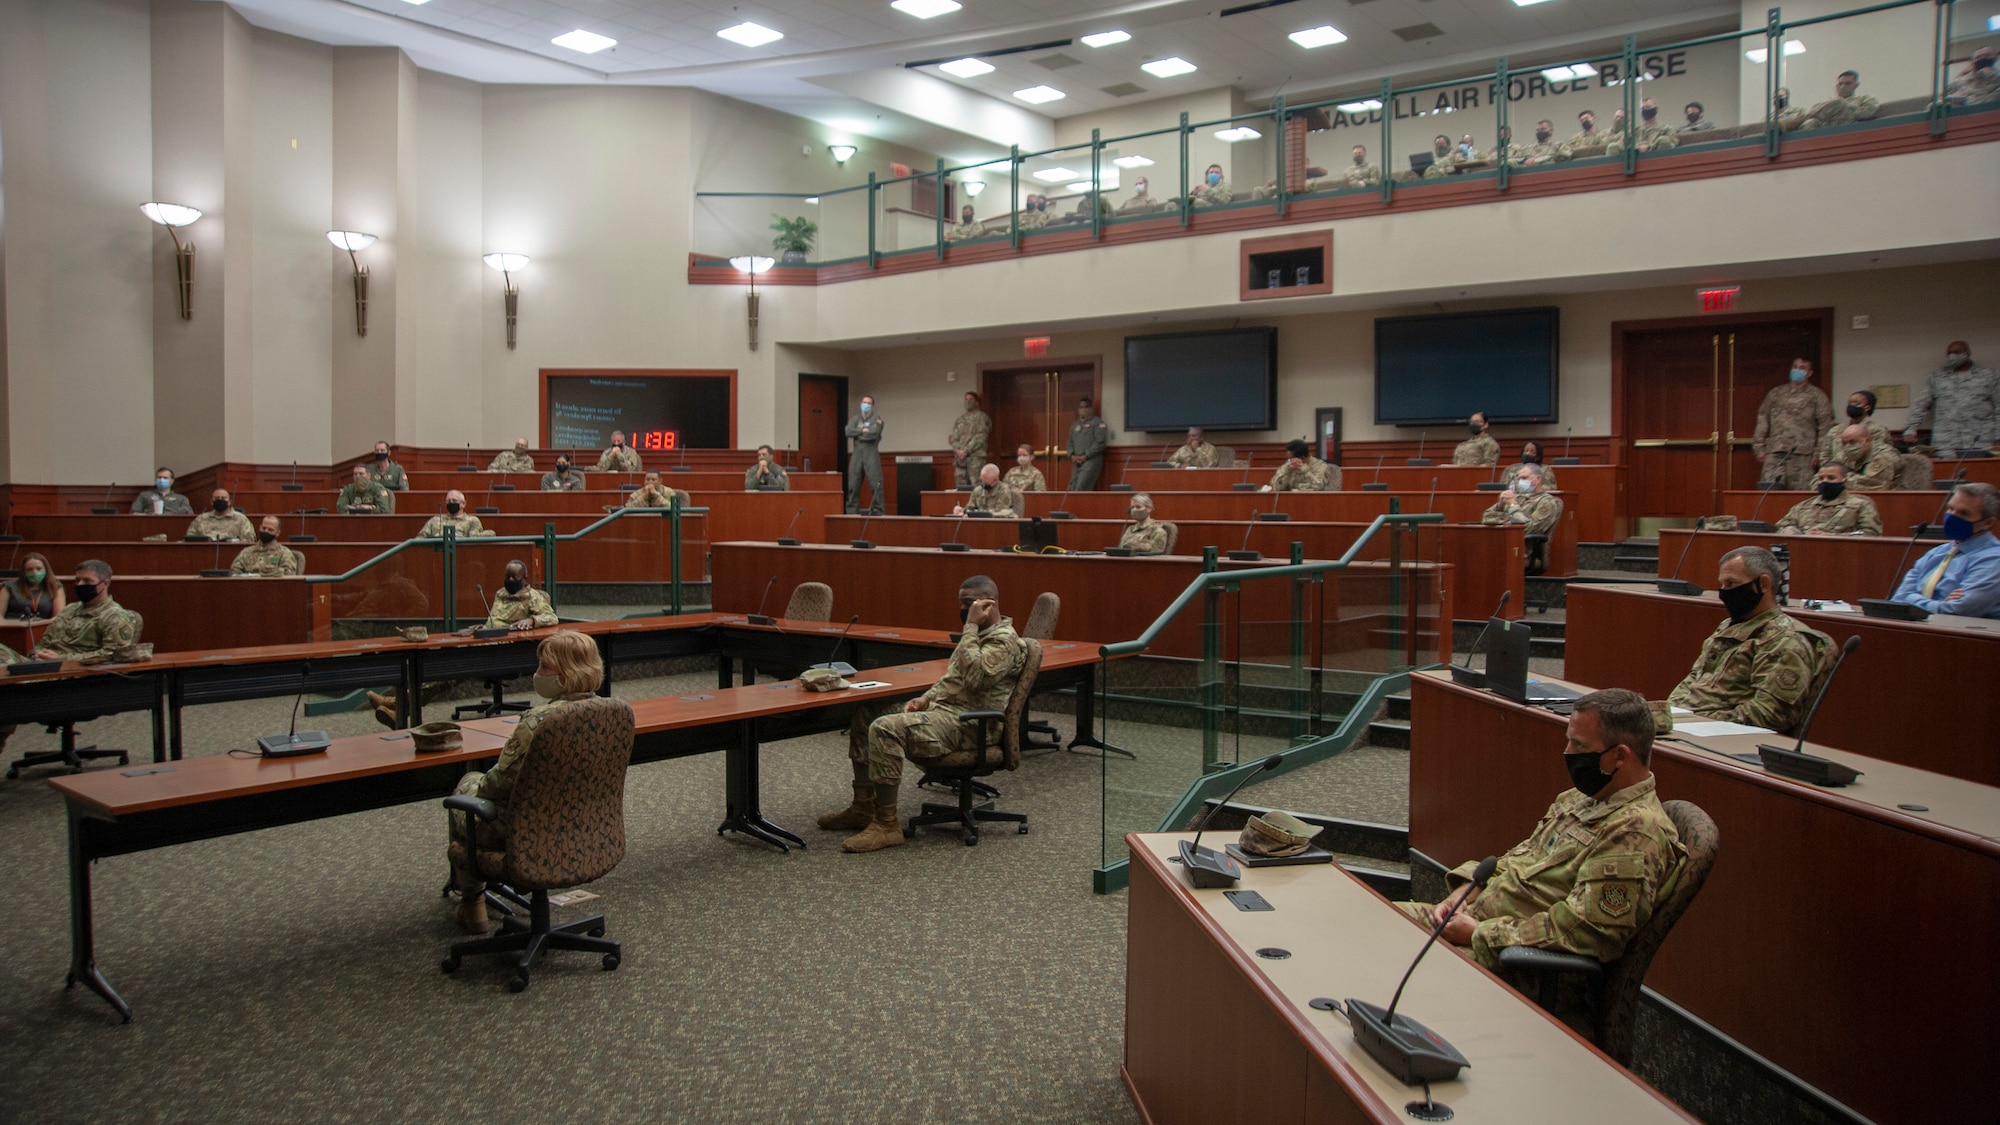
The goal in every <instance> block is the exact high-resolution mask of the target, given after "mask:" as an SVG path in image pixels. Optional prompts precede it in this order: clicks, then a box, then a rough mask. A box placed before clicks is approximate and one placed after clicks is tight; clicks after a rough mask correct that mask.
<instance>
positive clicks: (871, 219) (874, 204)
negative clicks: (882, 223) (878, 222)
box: [868, 172, 882, 270]
mask: <svg viewBox="0 0 2000 1125" xmlns="http://www.w3.org/2000/svg"><path fill="white" fill-rule="evenodd" d="M881 202H882V201H881V200H880V199H879V198H877V196H876V190H875V173H873V172H870V173H868V268H869V269H871V270H872V269H874V268H875V262H876V259H877V258H878V257H879V256H880V255H878V254H877V253H876V251H875V210H876V208H878V207H880V206H881Z"/></svg>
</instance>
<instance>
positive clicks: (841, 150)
mask: <svg viewBox="0 0 2000 1125" xmlns="http://www.w3.org/2000/svg"><path fill="white" fill-rule="evenodd" d="M826 151H828V152H830V153H832V154H833V162H834V163H835V164H839V165H841V166H843V167H845V166H846V164H847V162H848V161H850V160H852V159H854V146H853V145H828V146H826Z"/></svg>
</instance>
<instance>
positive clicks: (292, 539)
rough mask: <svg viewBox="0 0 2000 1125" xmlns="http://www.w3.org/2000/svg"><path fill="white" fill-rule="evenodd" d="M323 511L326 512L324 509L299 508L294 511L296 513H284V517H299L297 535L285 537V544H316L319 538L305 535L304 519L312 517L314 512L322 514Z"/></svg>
mask: <svg viewBox="0 0 2000 1125" xmlns="http://www.w3.org/2000/svg"><path fill="white" fill-rule="evenodd" d="M324 511H326V509H325V508H300V509H299V510H298V511H296V512H286V513H285V514H286V515H288V516H297V517H299V533H298V534H297V535H287V536H285V542H287V543H317V542H319V536H317V535H309V534H307V533H306V517H307V516H309V515H312V514H313V513H315V512H324Z"/></svg>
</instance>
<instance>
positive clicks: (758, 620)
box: [746, 574, 778, 625]
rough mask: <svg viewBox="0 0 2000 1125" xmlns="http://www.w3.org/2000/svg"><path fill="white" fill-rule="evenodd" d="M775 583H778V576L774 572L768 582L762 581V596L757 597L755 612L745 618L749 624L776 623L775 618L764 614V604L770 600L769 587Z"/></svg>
mask: <svg viewBox="0 0 2000 1125" xmlns="http://www.w3.org/2000/svg"><path fill="white" fill-rule="evenodd" d="M777 584H778V576H777V575H775V574H773V575H772V576H771V580H770V581H769V582H766V583H764V596H763V597H761V598H758V599H757V612H755V613H753V614H751V615H750V616H749V617H748V618H746V620H748V621H749V622H750V624H752V625H776V624H777V623H778V622H777V619H775V618H771V617H766V616H764V604H765V603H766V602H768V601H770V600H771V587H773V586H776V585H777Z"/></svg>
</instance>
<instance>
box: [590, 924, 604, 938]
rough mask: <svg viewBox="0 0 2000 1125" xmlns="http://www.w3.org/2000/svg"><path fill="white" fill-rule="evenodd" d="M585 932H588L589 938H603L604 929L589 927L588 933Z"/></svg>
mask: <svg viewBox="0 0 2000 1125" xmlns="http://www.w3.org/2000/svg"><path fill="white" fill-rule="evenodd" d="M586 932H588V933H589V934H590V936H591V937H603V936H604V927H603V926H592V927H591V928H590V929H589V930H588V931H586Z"/></svg>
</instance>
